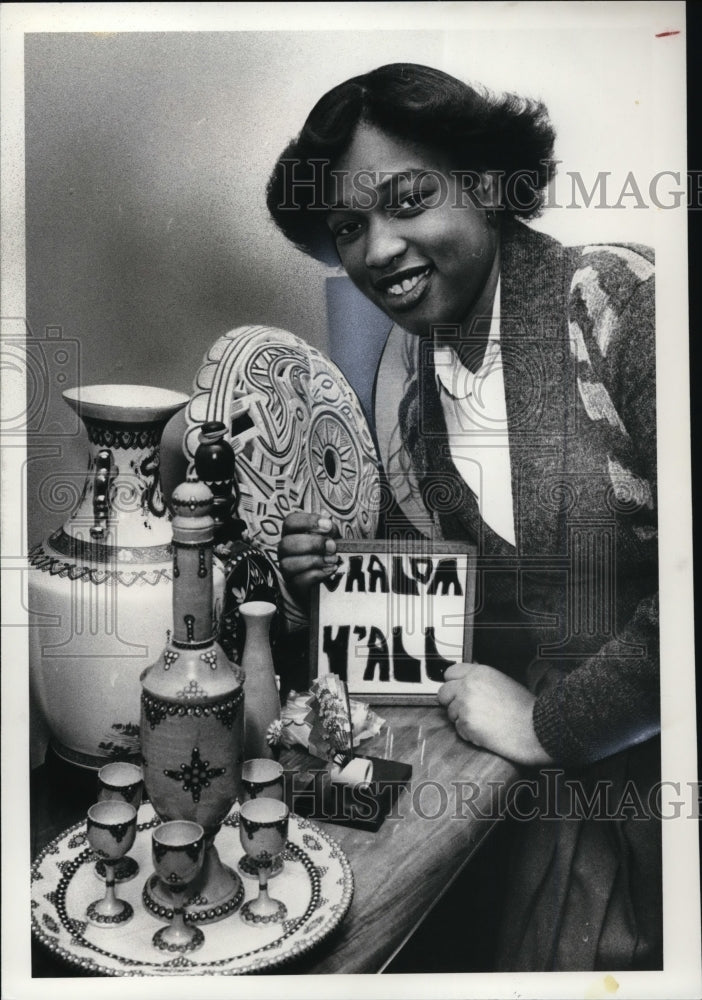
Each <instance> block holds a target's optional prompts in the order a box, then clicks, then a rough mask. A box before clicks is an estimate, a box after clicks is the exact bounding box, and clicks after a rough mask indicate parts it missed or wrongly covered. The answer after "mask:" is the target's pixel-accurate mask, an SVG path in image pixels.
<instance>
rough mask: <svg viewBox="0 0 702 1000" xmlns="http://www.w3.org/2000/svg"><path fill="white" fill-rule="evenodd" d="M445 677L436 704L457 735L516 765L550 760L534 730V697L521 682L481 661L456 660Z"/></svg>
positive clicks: (532, 764) (549, 762)
mask: <svg viewBox="0 0 702 1000" xmlns="http://www.w3.org/2000/svg"><path fill="white" fill-rule="evenodd" d="M444 681H445V683H444V684H442V686H441V687H440V688H439V692H438V698H439V702H440V703H441V704H442V705H444V706H445V707H446V710H447V713H448V717H449V719H450V720H451V722H453V724H454V725H455V727H456V732H457V733H458V735H459V736H460V737H461V738H462V739H464V740H468V741H469V742H470V743H475V745H476V746H479V747H484V748H485V749H486V750H492V751H493V753H498V754H500V756H502V757H507V758H508V759H509V760H513V761H514V762H515V763H516V764H527V765H531V766H538V765H543V764H552V763H553V760H552V759H551V757H550V756H549V755H548V754H547V753H546V751H545V750H544V748H543V747H542V746H541V744H540V743H539V741H538V739H537V737H536V733H535V732H534V724H533V722H532V710H533V707H534V701H535V698H534V695H533V694H532V693H531V692H530V691H529V690H528V689H527V688H525V687H524V686H523V685H522V684H518V683H517V682H516V681H513V680H512V679H511V678H510V677H507V675H506V674H503V673H501V672H500V671H499V670H495V669H494V667H487V666H485V665H484V664H482V663H455V664H454V665H453V666H452V667H449V668H448V670H447V671H446V673H445V674H444Z"/></svg>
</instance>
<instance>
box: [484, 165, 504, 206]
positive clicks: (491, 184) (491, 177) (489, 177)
mask: <svg viewBox="0 0 702 1000" xmlns="http://www.w3.org/2000/svg"><path fill="white" fill-rule="evenodd" d="M478 199H479V203H480V205H481V207H482V208H485V209H492V211H493V212H495V211H497V209H499V208H500V207H501V205H502V171H500V170H490V171H486V172H485V173H481V174H480V180H479V182H478Z"/></svg>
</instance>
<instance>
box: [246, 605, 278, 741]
mask: <svg viewBox="0 0 702 1000" xmlns="http://www.w3.org/2000/svg"><path fill="white" fill-rule="evenodd" d="M275 612H276V607H275V604H270V603H269V602H268V601H247V602H246V603H245V604H241V605H240V606H239V614H240V615H241V617H242V618H243V620H244V623H245V626H246V638H245V641H244V652H243V655H242V658H241V667H242V670H243V671H244V674H245V680H244V691H245V694H246V701H245V707H246V721H245V733H244V755H245V757H246V759H247V760H249V759H251V758H253V757H273V756H274V751H273V749H272V747H271V746H270V745H269V743H268V742H267V740H266V733H267V731H268V727H269V726H270V724H271V723H272V722H275V721H276V719H279V718H280V697H279V695H278V685H277V683H276V679H275V670H274V668H273V655H272V652H271V644H270V639H269V634H270V629H271V622H272V621H273V615H274V614H275Z"/></svg>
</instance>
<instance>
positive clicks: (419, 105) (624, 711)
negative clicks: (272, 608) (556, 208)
mask: <svg viewBox="0 0 702 1000" xmlns="http://www.w3.org/2000/svg"><path fill="white" fill-rule="evenodd" d="M553 143H554V133H553V130H552V128H551V126H550V124H549V121H548V116H547V114H546V110H545V108H544V107H543V105H541V104H539V103H537V102H532V101H528V100H523V99H520V98H517V97H514V96H506V97H501V98H496V97H492V96H489V95H486V94H483V93H479V92H478V91H477V90H475V89H473V88H471V87H468V86H467V85H466V84H463V83H461V82H460V81H459V80H456V79H455V78H453V77H450V76H448V75H447V74H445V73H442V72H439V71H438V70H434V69H430V68H428V67H425V66H416V65H410V64H396V65H390V66H384V67H381V68H380V69H377V70H375V71H373V72H371V73H368V74H366V75H364V76H360V77H355V78H353V79H352V80H349V81H347V82H346V83H342V84H340V85H339V86H337V87H335V88H334V89H333V90H331V91H330V92H329V93H328V94H326V95H325V96H324V97H323V98H322V99H321V100H320V101H319V102H318V103H317V105H316V106H315V107H314V109H313V110H312V112H311V113H310V115H309V117H308V119H307V121H306V123H305V125H304V126H303V128H302V131H301V132H300V135H299V136H298V138H297V139H295V140H294V141H293V142H292V143H290V144H289V146H288V147H287V149H286V150H285V151H284V152H283V154H282V155H281V157H280V159H279V160H278V162H277V164H276V166H275V169H274V171H273V175H272V177H271V180H270V182H269V186H268V207H269V210H270V212H271V214H272V216H273V218H274V219H275V221H276V222H277V224H278V226H279V227H280V229H281V230H282V231H283V232H284V233H285V235H286V236H287V237H288V238H289V239H290V240H291V241H292V242H294V243H295V244H296V245H297V246H298V247H299V248H300V249H301V250H303V251H304V252H305V253H307V254H310V255H312V256H314V257H316V258H317V259H320V260H323V261H326V262H328V263H333V264H336V265H338V264H339V263H341V264H342V265H343V267H344V269H345V270H346V272H347V274H348V275H349V277H350V278H351V280H352V281H353V282H354V284H355V285H356V286H357V287H358V288H359V289H360V290H361V291H362V292H363V293H364V295H365V296H366V297H367V298H368V299H370V300H371V301H372V302H373V303H375V304H376V305H377V306H379V307H380V309H381V310H383V312H385V313H386V315H387V316H388V317H389V318H390V319H391V320H392V321H393V322H394V325H393V327H392V329H391V331H390V333H389V336H388V339H387V342H386V344H385V347H384V351H383V356H382V358H381V360H380V364H379V367H378V372H377V374H376V379H375V393H374V424H375V433H376V439H377V442H378V446H379V453H380V456H381V459H382V465H383V474H384V477H385V481H386V485H387V487H388V491H387V492H388V494H389V495H391V496H392V498H393V502H392V505H391V506H390V507H389V509H387V510H386V511H385V512H384V520H383V522H382V524H381V531H382V532H383V533H385V534H386V535H388V536H390V537H397V536H398V534H403V533H404V534H406V535H409V536H415V537H416V536H417V535H419V536H424V537H426V538H428V539H429V540H430V541H436V540H440V539H444V540H452V541H470V542H472V543H473V544H474V545H475V546H476V549H477V552H478V576H477V600H476V611H475V615H474V621H473V627H474V644H473V655H474V658H475V662H473V663H469V664H468V663H464V664H456V665H454V666H451V667H449V668H448V669H447V670H446V672H445V674H444V684H443V686H442V687H441V689H440V691H439V701H440V702H441V704H443V705H444V706H445V707H446V709H447V713H448V718H449V719H450V720H451V721H452V722H453V723H454V725H455V727H456V732H457V733H458V735H459V736H460V737H461V738H463V739H465V740H467V741H470V742H473V743H475V744H477V745H479V746H483V747H485V748H487V749H489V750H492V751H493V752H495V753H497V754H500V755H502V756H505V757H508V758H509V759H511V760H513V761H515V762H517V763H519V764H522V765H526V766H530V767H535V768H541V769H542V770H541V771H540V772H536V773H537V775H538V776H539V781H540V789H541V792H540V795H541V802H542V805H543V808H544V810H546V812H548V810H549V805H548V804H549V802H553V801H554V800H553V788H552V785H553V782H554V781H555V782H556V784H558V785H559V788H560V784H559V783H560V782H561V779H562V777H563V775H564V774H565V773H567V774H569V775H570V777H575V778H576V779H577V783H578V788H579V794H580V792H581V793H582V796H584V801H594V800H595V799H596V793H597V789H598V787H599V783H601V782H602V781H606V782H607V783H608V784H609V785H610V786H611V788H612V790H613V791H616V789H617V788H623V787H624V786H625V785H626V783H627V782H629V781H633V782H634V783H635V784H636V786H637V790H638V792H639V797H640V798H641V800H642V801H647V800H648V798H647V797H648V792H649V790H650V789H651V787H653V785H654V784H655V781H656V780H657V777H658V771H659V763H660V762H659V744H658V742H657V739H656V737H657V733H658V729H659V691H658V605H657V569H658V564H657V558H658V553H657V516H656V442H655V363H654V337H655V325H654V318H653V301H654V300H653V295H654V291H653V260H652V253H651V251H649V250H648V249H647V248H645V247H640V246H634V245H622V244H613V245H598V246H586V247H564V246H562V245H561V244H560V243H558V242H557V241H555V240H553V239H551V238H550V237H548V236H545V235H543V234H540V233H538V232H535V231H534V230H533V229H531V228H529V227H528V226H526V225H524V220H526V219H529V218H531V217H533V216H535V215H537V214H538V213H539V210H540V208H541V205H542V195H543V191H544V189H545V187H546V185H547V183H548V181H549V179H550V178H551V177H552V175H553V170H554V160H553ZM333 534H334V526H333V525H332V524H331V523H330V521H329V520H319V519H318V518H317V517H313V516H312V515H310V514H307V513H305V512H302V511H301V512H296V513H295V514H292V515H291V516H290V517H289V518H288V520H287V521H286V524H285V528H284V534H283V538H282V540H281V543H280V546H279V557H280V566H281V569H282V571H283V573H284V575H285V576H286V579H287V582H288V585H289V586H290V587H291V589H292V590H293V592H294V593H296V595H297V596H298V597H299V598H300V600H301V601H304V600H305V599H306V597H309V591H310V588H311V587H313V586H316V585H317V584H319V583H320V582H321V581H323V580H325V579H328V578H329V577H330V576H332V575H333V574H334V573H335V572H336V559H335V543H334V539H333V537H332V536H333ZM554 764H555V765H557V769H556V770H553V768H552V767H551V768H550V769H549V766H552V765H554ZM562 795H563V796H565V791H563V792H562ZM557 800H558V801H559V802H561V801H562V802H563V803H566V800H565V798H563V797H559V795H557ZM566 805H567V803H566ZM661 923H662V921H661V859H660V825H659V823H658V822H657V820H656V818H655V816H647V817H646V821H645V822H643V821H642V820H641V816H637V818H636V822H632V820H631V819H624V820H622V818H621V817H617V818H616V820H615V819H613V818H610V817H607V816H606V815H599V816H595V815H594V814H593V810H591V811H590V813H589V814H588V815H587V816H584V815H583V813H582V811H580V812H578V810H573V809H570V810H568V809H567V808H566V810H565V812H564V813H563V814H559V815H558V816H553V815H548V818H539V817H537V818H536V819H535V820H533V821H530V822H529V823H527V824H524V825H523V826H522V827H521V828H520V829H519V830H518V831H517V836H516V837H515V844H514V860H513V869H512V877H511V884H510V893H509V898H508V901H507V904H506V906H505V912H504V915H503V921H502V930H501V934H500V943H499V948H498V962H497V966H498V967H499V968H500V969H505V970H507V969H513V970H528V971H538V970H546V969H553V970H571V971H573V970H584V969H594V968H604V967H609V968H616V969H634V968H639V969H641V968H660V967H661V962H662V944H661V938H662V933H661Z"/></svg>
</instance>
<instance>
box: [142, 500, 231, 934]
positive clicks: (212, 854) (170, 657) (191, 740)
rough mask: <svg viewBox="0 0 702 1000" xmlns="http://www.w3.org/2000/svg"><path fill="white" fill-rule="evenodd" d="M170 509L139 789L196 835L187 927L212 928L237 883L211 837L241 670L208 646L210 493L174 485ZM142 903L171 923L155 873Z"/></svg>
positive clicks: (226, 796)
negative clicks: (164, 621)
mask: <svg viewBox="0 0 702 1000" xmlns="http://www.w3.org/2000/svg"><path fill="white" fill-rule="evenodd" d="M172 506H173V513H174V517H173V547H174V558H173V637H172V640H171V641H170V642H169V643H168V644H167V645H166V648H165V649H164V651H163V653H162V654H161V656H160V657H159V659H158V660H157V661H156V663H154V664H153V665H152V666H150V667H149V668H148V669H147V670H145V671H144V674H143V675H142V697H141V702H142V710H141V734H142V755H143V769H144V784H145V787H146V790H147V792H148V795H149V798H150V799H151V802H152V804H153V807H154V809H155V810H156V812H157V814H158V816H159V817H160V818H161V819H162V820H164V821H166V820H175V819H184V820H191V821H193V822H196V823H200V824H201V826H203V827H204V829H205V833H206V845H207V849H206V854H205V863H204V866H203V871H202V875H201V876H200V877H199V879H198V880H197V881H196V882H195V883H194V885H193V887H192V893H191V896H190V898H189V900H188V903H187V905H186V920H190V921H194V922H197V923H212V922H214V921H216V920H221V919H222V918H223V917H225V916H227V915H228V914H229V913H232V912H233V911H234V910H236V909H237V907H238V906H239V905H240V903H241V900H242V898H243V887H242V884H241V880H240V879H239V876H238V875H237V874H236V873H235V872H234V871H233V870H232V869H231V868H229V867H228V866H227V865H224V864H223V863H222V862H221V860H220V858H219V856H218V854H217V850H216V848H215V846H214V839H215V836H216V834H217V831H218V830H219V828H220V826H221V823H222V821H223V820H224V818H225V817H226V815H227V813H228V812H229V810H230V809H231V807H232V805H233V803H234V800H235V798H236V797H237V796H238V795H239V792H240V781H241V764H242V760H243V756H242V755H243V723H244V690H243V687H242V683H241V681H242V672H241V670H240V669H239V668H238V667H237V666H236V665H235V664H233V663H231V661H230V660H229V659H228V657H227V656H226V655H225V653H224V651H223V650H222V648H221V646H220V645H219V643H217V642H216V641H215V623H214V618H213V603H212V602H213V587H212V569H213V567H212V550H213V544H214V521H213V518H212V493H211V491H210V490H209V489H208V487H207V486H205V485H204V483H199V482H197V481H192V482H190V481H189V482H187V483H183V484H181V485H180V486H178V487H176V489H175V490H174V492H173V497H172ZM143 898H144V903H145V905H146V906H147V908H148V909H150V910H151V911H152V912H153V913H155V914H156V915H158V916H162V917H166V916H169V915H170V900H169V899H168V897H167V896H166V894H165V893H164V892H163V889H162V888H161V885H160V883H159V881H158V878H157V877H156V876H155V875H152V876H151V877H150V878H149V879H148V880H147V882H146V885H145V886H144V893H143Z"/></svg>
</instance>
